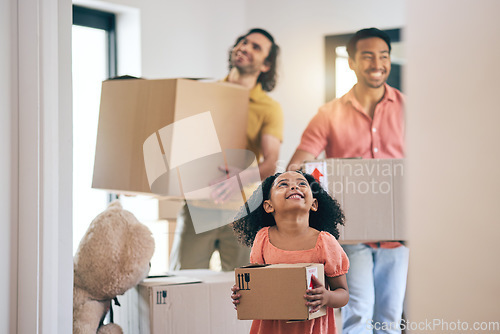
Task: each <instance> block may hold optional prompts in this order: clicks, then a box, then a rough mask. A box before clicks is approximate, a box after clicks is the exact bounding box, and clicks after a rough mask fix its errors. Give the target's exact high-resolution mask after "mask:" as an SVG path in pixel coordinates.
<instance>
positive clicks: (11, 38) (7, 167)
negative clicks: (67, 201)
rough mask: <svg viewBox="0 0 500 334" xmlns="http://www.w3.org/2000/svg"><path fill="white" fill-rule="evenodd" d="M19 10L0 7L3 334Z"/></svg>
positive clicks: (11, 290)
mask: <svg viewBox="0 0 500 334" xmlns="http://www.w3.org/2000/svg"><path fill="white" fill-rule="evenodd" d="M16 27H17V8H16V6H15V4H14V3H13V2H11V1H2V2H1V3H0V45H1V46H2V47H1V48H0V111H1V112H0V156H1V157H2V158H1V159H0V184H2V186H1V187H0V222H1V223H0V289H1V290H2V291H3V296H4V297H3V298H0V333H13V332H14V331H15V328H16V327H15V326H16V313H17V312H16V309H17V298H16V294H17V262H16V260H15V259H16V257H17V252H16V250H17V229H16V221H17V150H16V146H17V141H16V137H17V118H16V116H15V112H14V111H15V110H16V108H17V99H16V94H17V84H16V83H17V73H16V69H17V66H16V63H17V52H16V51H15V50H17V29H16Z"/></svg>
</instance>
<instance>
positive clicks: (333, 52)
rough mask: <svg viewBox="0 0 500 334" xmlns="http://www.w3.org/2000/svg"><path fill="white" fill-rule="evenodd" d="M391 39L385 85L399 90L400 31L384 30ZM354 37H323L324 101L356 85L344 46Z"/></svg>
mask: <svg viewBox="0 0 500 334" xmlns="http://www.w3.org/2000/svg"><path fill="white" fill-rule="evenodd" d="M384 32H386V33H387V34H388V35H389V37H390V38H391V47H392V51H391V73H390V75H389V79H388V80H387V83H388V84H389V85H390V86H392V87H394V88H397V89H399V90H401V70H402V66H403V63H404V54H403V45H402V42H401V38H400V34H401V30H400V29H391V30H384ZM353 35H354V33H352V34H344V35H332V36H326V37H325V69H326V76H325V78H326V82H325V89H326V94H325V97H326V101H330V100H332V99H334V98H336V97H340V96H342V95H344V94H345V93H347V92H348V91H349V90H350V89H351V88H352V86H353V85H354V84H355V83H356V75H355V74H354V72H353V71H352V70H351V69H350V68H349V64H348V56H347V50H346V45H347V42H348V41H349V39H350V38H351V37H352V36H353Z"/></svg>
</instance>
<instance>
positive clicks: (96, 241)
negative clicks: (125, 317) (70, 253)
mask: <svg viewBox="0 0 500 334" xmlns="http://www.w3.org/2000/svg"><path fill="white" fill-rule="evenodd" d="M153 252H154V240H153V237H152V235H151V232H150V231H149V229H148V228H147V227H146V226H145V225H143V224H141V223H139V221H138V220H137V219H136V217H135V216H134V215H133V214H132V213H130V212H129V211H126V210H123V208H122V206H121V204H120V202H118V201H115V202H113V203H111V204H110V205H109V207H108V208H107V209H106V210H105V211H104V212H102V213H101V214H99V215H98V216H97V217H96V218H95V219H94V220H93V221H92V223H91V224H90V226H89V228H88V230H87V232H86V233H85V235H84V237H83V238H82V240H81V241H80V245H79V247H78V250H77V252H76V255H75V257H74V289H73V333H74V334H95V333H99V334H116V333H123V332H122V329H121V327H120V326H118V325H116V324H108V325H105V326H101V327H100V328H99V322H100V320H101V318H103V317H104V315H105V314H106V313H107V312H108V309H109V306H110V302H111V300H112V299H113V298H114V297H116V296H118V295H123V294H124V293H125V292H126V291H127V290H128V289H130V288H132V287H134V286H136V285H137V284H138V283H139V282H140V281H141V280H143V279H144V278H145V277H146V276H147V274H148V272H149V261H150V260H151V257H152V256H153Z"/></svg>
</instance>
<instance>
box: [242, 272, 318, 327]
mask: <svg viewBox="0 0 500 334" xmlns="http://www.w3.org/2000/svg"><path fill="white" fill-rule="evenodd" d="M310 269H313V270H314V271H315V272H316V273H317V277H318V279H319V280H320V281H321V282H322V284H324V282H325V274H324V267H323V264H319V263H298V264H272V265H266V266H260V265H257V266H246V267H242V268H237V269H236V270H235V282H236V285H238V286H239V287H240V291H239V293H240V294H241V299H240V303H239V305H238V319H241V320H249V319H269V320H308V319H314V318H318V317H321V316H324V315H326V307H322V308H321V309H320V310H318V311H317V312H314V313H309V310H308V307H307V306H306V305H305V303H306V299H305V298H304V294H305V292H306V290H307V288H308V281H307V271H308V270H310ZM315 276H316V275H315Z"/></svg>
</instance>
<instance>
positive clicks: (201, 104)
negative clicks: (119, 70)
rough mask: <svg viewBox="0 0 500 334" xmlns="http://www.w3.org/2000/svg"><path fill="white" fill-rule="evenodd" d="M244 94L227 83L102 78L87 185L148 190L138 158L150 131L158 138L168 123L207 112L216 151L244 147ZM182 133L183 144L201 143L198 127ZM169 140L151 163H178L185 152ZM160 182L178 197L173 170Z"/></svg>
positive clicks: (116, 190)
mask: <svg viewBox="0 0 500 334" xmlns="http://www.w3.org/2000/svg"><path fill="white" fill-rule="evenodd" d="M248 96H249V92H248V90H247V89H246V88H243V87H241V86H238V85H232V84H228V83H206V82H198V81H194V80H186V79H161V80H144V79H131V80H110V81H104V82H103V84H102V92H101V105H100V114H99V126H98V133H97V143H96V154H95V164H94V177H93V182H92V187H93V188H99V189H107V190H112V191H114V192H118V193H132V194H134V193H151V189H150V184H149V182H148V178H147V175H146V171H145V163H144V156H143V146H144V144H145V142H146V140H147V139H148V138H150V137H151V136H152V135H154V134H155V133H156V134H157V135H158V136H160V134H159V131H161V129H163V128H165V127H166V126H167V125H171V124H173V123H174V122H176V123H177V122H178V121H181V120H186V119H188V118H189V117H190V116H194V115H202V114H204V113H206V112H208V111H209V112H210V114H209V115H210V116H211V119H212V120H213V126H214V127H215V130H216V138H215V140H216V141H218V143H219V144H220V150H225V149H244V148H245V147H246V124H247V111H248ZM210 116H209V117H210ZM210 127H211V124H207V128H208V129H210ZM184 132H186V133H183V135H184V136H185V137H186V138H187V139H188V141H190V143H187V144H186V145H188V144H189V145H193V146H195V147H197V144H198V142H200V141H201V142H202V143H203V141H206V140H205V138H203V134H201V133H199V131H195V130H192V129H190V128H188V130H187V131H184ZM166 136H168V134H166ZM152 138H153V139H156V138H155V137H154V136H153V137H152ZM169 144H170V142H169V141H168V140H167V141H163V142H162V146H161V147H160V146H158V144H157V146H158V152H155V156H156V157H157V161H155V162H156V163H161V164H164V160H168V159H171V160H172V161H174V160H175V161H179V159H178V156H179V154H180V155H182V154H184V155H185V154H186V152H188V153H187V154H189V152H190V150H183V149H179V147H171V146H169ZM198 146H199V145H198ZM176 149H177V151H176ZM160 150H161V152H160ZM184 158H186V157H184ZM176 159H177V160H176ZM153 169H154V168H153ZM159 182H161V185H162V189H165V191H164V193H162V195H165V196H181V194H182V193H181V189H180V184H179V176H178V172H177V170H176V169H171V170H169V171H168V173H164V175H163V174H162V178H161V180H159Z"/></svg>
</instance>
